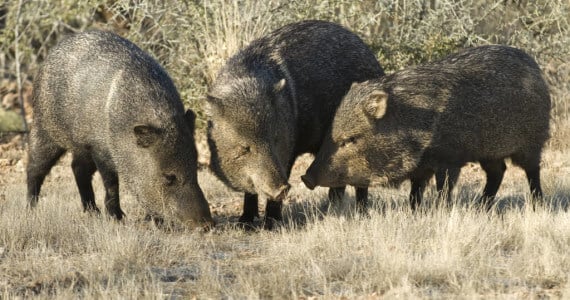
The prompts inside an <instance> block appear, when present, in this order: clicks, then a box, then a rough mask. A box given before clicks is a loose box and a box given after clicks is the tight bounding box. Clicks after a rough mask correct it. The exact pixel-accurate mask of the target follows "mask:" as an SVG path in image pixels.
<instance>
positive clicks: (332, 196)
mask: <svg viewBox="0 0 570 300" xmlns="http://www.w3.org/2000/svg"><path fill="white" fill-rule="evenodd" d="M345 190H346V187H345V186H343V187H337V188H330V189H329V202H330V203H335V202H340V201H341V200H342V197H343V196H344V191H345Z"/></svg>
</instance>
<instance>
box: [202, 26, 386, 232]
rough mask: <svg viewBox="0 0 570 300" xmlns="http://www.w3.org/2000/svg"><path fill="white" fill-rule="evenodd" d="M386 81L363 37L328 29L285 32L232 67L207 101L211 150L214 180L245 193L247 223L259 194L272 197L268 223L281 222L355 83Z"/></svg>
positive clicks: (361, 194) (259, 43) (363, 192)
mask: <svg viewBox="0 0 570 300" xmlns="http://www.w3.org/2000/svg"><path fill="white" fill-rule="evenodd" d="M383 74H384V72H383V70H382V68H381V67H380V64H379V63H378V61H377V60H376V57H375V56H374V54H373V53H372V52H371V51H370V50H369V49H368V47H367V46H366V45H365V44H364V43H363V42H362V40H361V39H360V38H359V37H358V36H356V35H355V34H353V33H352V32H350V31H349V30H347V29H345V28H343V27H342V26H340V25H337V24H334V23H329V22H324V21H303V22H298V23H292V24H289V25H286V26H284V27H282V28H280V29H277V30H276V31H274V32H272V33H270V34H268V35H267V36H265V37H262V38H260V39H258V40H255V41H253V42H252V43H251V44H250V45H249V46H247V47H246V48H244V49H242V50H241V51H239V52H238V53H237V54H235V55H234V56H233V57H231V58H230V59H229V60H228V62H227V63H226V65H225V66H224V67H223V68H222V69H221V70H220V72H219V74H218V76H217V78H216V80H215V82H214V83H213V85H212V87H211V89H210V92H209V94H208V99H207V101H208V106H209V115H210V118H209V121H208V142H209V146H210V150H211V152H212V156H211V167H212V170H213V171H214V173H215V174H216V175H217V176H218V177H219V178H220V179H221V180H222V181H224V182H225V183H226V184H228V185H229V186H230V187H233V188H234V189H236V190H239V191H243V192H245V197H244V212H243V215H242V216H241V218H240V221H241V222H252V221H253V219H254V217H255V216H257V215H258V209H257V202H258V194H261V195H264V196H267V197H268V202H267V206H266V214H265V219H266V220H271V219H280V218H281V204H282V203H281V200H282V198H283V196H284V195H285V193H286V192H285V191H286V190H287V187H288V183H287V180H288V177H289V174H290V171H291V167H292V165H293V163H294V161H295V158H296V157H297V156H298V155H300V154H302V153H316V152H317V151H318V149H319V147H320V145H321V141H322V139H323V137H324V135H325V134H326V132H327V130H328V127H329V126H330V123H331V121H332V118H333V116H334V112H335V110H336V108H337V107H338V104H339V103H340V101H341V99H342V97H343V96H344V94H346V92H347V91H348V89H349V88H350V85H351V84H352V82H359V81H364V80H366V79H370V78H376V77H379V76H382V75H383ZM362 187H363V188H362V189H358V190H357V194H358V198H359V199H361V202H362V201H365V200H366V197H367V189H366V188H365V187H364V186H362ZM343 191H344V187H342V188H338V189H335V190H331V191H330V193H329V196H330V197H331V198H334V197H336V196H340V195H341V194H342V193H343Z"/></svg>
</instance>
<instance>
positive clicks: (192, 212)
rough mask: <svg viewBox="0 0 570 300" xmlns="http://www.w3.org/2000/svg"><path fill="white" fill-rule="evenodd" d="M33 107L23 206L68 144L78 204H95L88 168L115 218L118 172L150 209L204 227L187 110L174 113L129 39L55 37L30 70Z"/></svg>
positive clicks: (174, 100) (173, 100) (158, 73)
mask: <svg viewBox="0 0 570 300" xmlns="http://www.w3.org/2000/svg"><path fill="white" fill-rule="evenodd" d="M33 112H34V121H33V127H32V129H31V132H30V139H29V164H28V167H27V176H28V200H29V203H30V205H31V206H32V207H33V206H35V205H36V204H37V201H38V195H39V192H40V188H41V185H42V182H43V180H44V178H45V176H46V175H47V174H48V172H49V171H50V169H51V167H52V166H53V165H54V164H55V163H56V162H57V160H58V159H59V158H60V157H61V156H62V154H63V153H64V152H66V151H70V152H72V153H73V161H72V163H71V166H72V169H73V174H74V175H75V181H76V183H77V186H78V188H79V193H80V195H81V202H82V203H83V208H84V209H85V210H87V211H98V208H97V206H96V205H95V199H94V195H93V186H92V183H91V179H92V176H93V173H94V172H95V171H96V170H98V171H99V172H100V174H101V177H102V178H103V183H104V186H105V191H106V195H105V206H106V208H107V211H108V213H109V214H111V215H112V216H114V217H115V218H117V219H121V218H122V217H123V215H124V213H123V211H122V210H121V207H120V205H119V177H121V181H122V182H124V183H126V184H127V187H128V188H129V189H130V190H131V191H132V192H134V193H135V194H136V195H137V197H138V198H139V199H140V200H143V203H144V204H145V205H146V206H147V208H148V209H149V211H152V213H153V214H154V213H162V212H165V211H172V212H173V214H174V215H176V216H177V217H178V218H179V219H180V221H182V222H183V223H185V224H186V225H188V226H190V227H196V226H209V225H211V224H212V222H213V221H212V217H211V215H210V209H209V207H208V203H207V202H206V199H205V198H204V195H203V194H202V191H201V189H200V187H199V186H198V181H197V170H196V168H197V165H196V161H197V157H196V156H197V152H196V145H195V144H194V137H193V132H194V113H193V112H192V111H187V112H186V114H185V113H184V107H183V106H182V102H181V101H180V96H179V95H178V92H177V90H176V88H175V86H174V84H173V82H172V80H171V79H170V77H169V76H168V74H167V73H166V71H165V70H164V69H163V68H162V67H161V66H160V65H159V64H158V63H157V62H156V61H155V60H154V59H152V58H151V57H150V56H149V55H147V54H146V53H145V52H143V51H142V50H141V49H139V48H138V47H137V46H135V45H134V44H133V43H131V42H129V41H128V40H126V39H123V38H121V37H119V36H117V35H115V34H112V33H109V32H102V31H88V32H85V33H79V34H76V35H73V36H70V37H68V38H67V39H64V40H63V41H62V42H61V43H59V44H58V45H57V46H56V47H54V48H53V49H52V50H51V52H50V54H49V55H48V57H47V58H46V60H45V62H44V63H43V65H42V67H41V68H40V70H39V72H38V74H37V76H36V79H35V81H34V90H33ZM153 208H154V209H153ZM160 210H162V211H160Z"/></svg>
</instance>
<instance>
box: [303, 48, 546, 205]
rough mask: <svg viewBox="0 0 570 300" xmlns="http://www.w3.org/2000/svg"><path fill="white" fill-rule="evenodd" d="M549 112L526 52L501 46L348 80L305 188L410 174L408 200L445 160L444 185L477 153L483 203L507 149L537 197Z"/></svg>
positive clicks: (394, 180)
mask: <svg viewBox="0 0 570 300" xmlns="http://www.w3.org/2000/svg"><path fill="white" fill-rule="evenodd" d="M549 116H550V96H549V92H548V87H547V85H546V82H545V81H544V79H543V78H542V75H541V71H540V69H539V67H538V65H537V64H536V62H535V61H534V60H533V59H532V58H531V57H530V56H529V55H527V54H525V53H524V52H523V51H521V50H518V49H515V48H511V47H506V46H481V47H475V48H471V49H467V50H464V51H462V52H459V53H456V54H453V55H450V56H448V57H446V58H444V59H442V60H440V61H435V62H431V63H427V64H424V65H419V66H415V67H412V68H409V69H406V70H403V71H399V72H395V73H393V74H390V75H387V76H385V77H383V78H379V79H374V80H370V81H367V82H364V83H361V84H355V85H354V86H353V87H352V88H351V90H350V91H349V92H348V94H347V95H346V97H345V98H344V99H343V102H342V103H341V105H340V107H339V108H338V110H337V112H336V115H335V119H334V122H333V124H332V126H331V129H330V130H331V133H330V134H329V135H327V136H326V138H325V141H324V142H323V146H322V147H321V150H320V151H319V153H318V154H317V156H316V159H315V160H314V162H313V163H312V165H311V166H310V167H309V169H308V170H307V173H306V174H305V175H304V176H303V177H302V178H303V181H304V182H305V184H306V185H307V186H308V187H309V188H314V187H315V186H316V185H322V186H332V187H334V186H342V185H344V184H351V185H354V186H368V185H369V184H372V183H375V182H376V183H386V184H399V183H400V182H402V181H403V180H406V179H410V180H411V184H412V191H411V194H410V201H411V205H412V208H415V207H417V205H418V204H419V203H420V201H421V197H422V193H423V190H424V188H425V186H426V184H427V182H428V180H429V179H430V177H431V176H432V175H433V174H434V173H435V172H441V173H444V172H445V171H446V170H450V172H449V173H450V174H452V176H450V177H452V178H450V180H449V189H451V188H453V184H454V183H455V180H456V179H457V176H459V169H460V168H461V167H462V166H463V165H464V164H466V163H467V162H472V161H477V162H479V163H480V164H481V167H482V168H483V170H484V171H485V173H486V175H487V183H486V185H485V188H484V191H483V202H484V204H485V205H486V206H487V208H488V209H489V208H490V207H491V205H492V200H493V198H494V196H495V194H496V193H497V190H498V188H499V185H500V184H501V181H502V179H503V173H504V172H505V169H506V166H505V162H504V160H505V158H508V157H510V158H511V160H512V162H513V163H514V164H516V165H519V166H520V167H522V168H523V169H524V171H525V172H526V176H527V178H528V182H529V185H530V190H531V193H532V194H533V195H534V196H535V198H536V197H538V198H540V197H541V196H542V189H541V186H540V166H539V163H540V156H541V151H542V148H543V146H544V143H545V141H546V140H547V139H548V136H549V121H550V120H549V119H550V118H549ZM444 174H445V173H444Z"/></svg>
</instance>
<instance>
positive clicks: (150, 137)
mask: <svg viewBox="0 0 570 300" xmlns="http://www.w3.org/2000/svg"><path fill="white" fill-rule="evenodd" d="M134 132H135V136H136V137H137V146H139V147H141V148H148V147H150V146H152V144H154V143H156V141H157V140H158V139H159V136H160V130H159V129H158V128H154V127H151V126H147V125H138V126H135V129H134Z"/></svg>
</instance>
